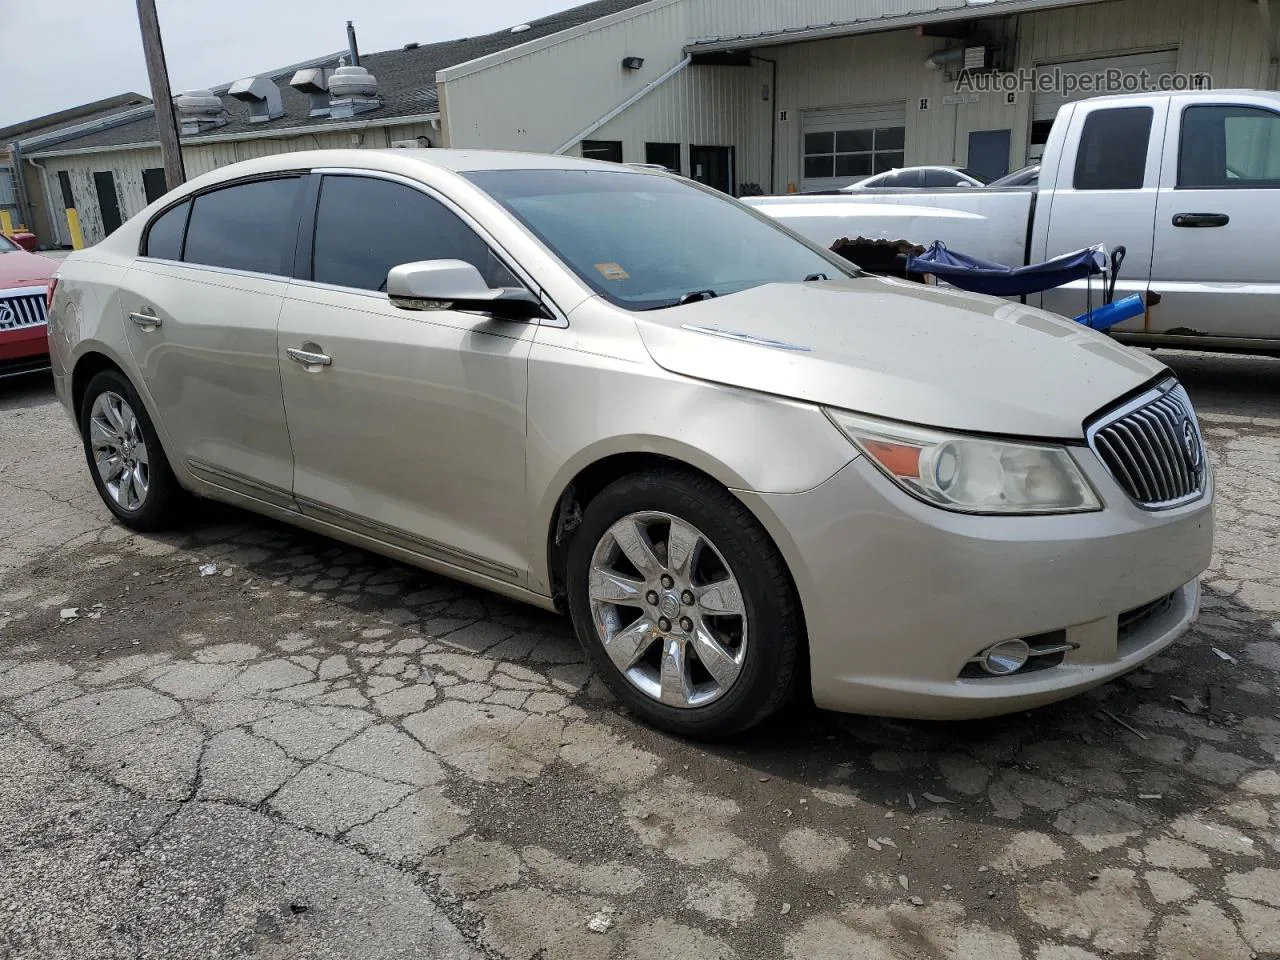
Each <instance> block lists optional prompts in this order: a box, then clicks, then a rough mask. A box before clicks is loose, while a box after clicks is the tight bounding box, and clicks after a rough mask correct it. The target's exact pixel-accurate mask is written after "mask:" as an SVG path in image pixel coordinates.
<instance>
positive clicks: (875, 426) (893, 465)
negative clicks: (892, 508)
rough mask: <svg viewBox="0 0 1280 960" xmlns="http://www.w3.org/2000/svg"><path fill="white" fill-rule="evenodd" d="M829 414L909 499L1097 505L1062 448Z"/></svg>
mask: <svg viewBox="0 0 1280 960" xmlns="http://www.w3.org/2000/svg"><path fill="white" fill-rule="evenodd" d="M827 416H829V417H830V418H831V419H832V421H833V422H834V423H835V424H836V426H838V427H839V428H840V429H841V430H843V431H844V432H845V434H846V435H847V436H848V437H849V439H850V440H852V441H853V442H854V444H856V445H857V447H858V449H859V450H861V451H862V452H863V453H864V454H866V456H867V458H868V459H869V460H870V461H871V462H872V463H874V464H875V465H876V466H877V467H879V468H880V470H881V472H883V473H884V474H885V475H886V476H887V477H889V479H891V480H893V481H894V482H895V483H897V484H898V486H900V487H902V489H904V490H906V491H907V493H909V494H911V495H912V496H913V497H917V498H919V499H920V500H923V501H925V502H926V503H931V504H933V505H934V506H938V507H942V508H943V509H944V510H954V511H956V512H959V513H1004V514H1036V513H1086V512H1089V511H1091V510H1101V509H1102V503H1101V501H1099V499H1098V496H1097V494H1095V493H1094V492H1093V488H1092V487H1090V486H1089V481H1087V480H1086V479H1085V478H1084V475H1083V474H1082V473H1081V472H1080V468H1079V467H1077V466H1076V463H1075V461H1074V460H1072V459H1071V455H1070V454H1069V453H1067V451H1066V448H1064V447H1055V446H1041V445H1036V444H1030V443H1016V442H1013V441H1009V440H988V439H985V438H983V437H968V436H964V435H963V434H957V433H942V432H940V431H936V430H926V429H923V428H921V427H911V426H906V425H904V424H897V423H889V422H886V421H882V420H873V419H870V418H868V417H861V416H856V415H854V414H851V413H845V412H843V411H841V410H828V411H827Z"/></svg>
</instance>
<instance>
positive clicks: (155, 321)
mask: <svg viewBox="0 0 1280 960" xmlns="http://www.w3.org/2000/svg"><path fill="white" fill-rule="evenodd" d="M129 319H130V320H132V321H133V322H134V323H136V324H137V325H138V326H140V327H141V328H142V332H143V333H150V332H151V331H152V330H154V329H155V328H156V327H158V326H160V325H161V324H162V323H163V322H164V321H163V320H161V319H160V318H159V317H155V316H152V315H151V314H149V313H131V314H129Z"/></svg>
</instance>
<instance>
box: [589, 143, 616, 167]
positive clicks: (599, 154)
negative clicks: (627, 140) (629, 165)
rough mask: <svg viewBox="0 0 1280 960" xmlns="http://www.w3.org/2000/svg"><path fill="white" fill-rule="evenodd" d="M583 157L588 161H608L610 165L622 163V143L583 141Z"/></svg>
mask: <svg viewBox="0 0 1280 960" xmlns="http://www.w3.org/2000/svg"><path fill="white" fill-rule="evenodd" d="M582 155H583V156H584V157H585V158H586V159H588V160H608V161H609V162H610V163H621V162H622V141H621V140H583V141H582Z"/></svg>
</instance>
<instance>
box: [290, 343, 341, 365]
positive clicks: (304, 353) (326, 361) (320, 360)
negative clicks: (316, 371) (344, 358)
mask: <svg viewBox="0 0 1280 960" xmlns="http://www.w3.org/2000/svg"><path fill="white" fill-rule="evenodd" d="M285 353H287V354H288V355H289V359H290V360H292V361H293V362H294V363H300V364H302V365H303V366H304V367H327V366H329V365H330V364H332V363H333V357H330V356H327V355H326V354H323V353H317V352H315V351H313V350H303V349H301V348H299V347H289V348H288V349H287V350H285Z"/></svg>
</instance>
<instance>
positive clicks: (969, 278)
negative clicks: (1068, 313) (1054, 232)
mask: <svg viewBox="0 0 1280 960" xmlns="http://www.w3.org/2000/svg"><path fill="white" fill-rule="evenodd" d="M907 269H908V270H909V271H911V272H912V273H930V274H933V275H934V276H935V277H937V278H938V279H939V280H945V281H946V282H947V283H949V284H951V285H952V286H953V287H959V288H960V289H961V290H968V291H970V292H971V293H986V294H990V295H992V296H995V297H1021V296H1025V295H1027V294H1029V293H1041V292H1043V291H1045V290H1052V289H1053V288H1054V287H1060V286H1062V285H1063V284H1066V283H1070V282H1071V281H1073V280H1083V279H1085V278H1086V277H1095V276H1098V275H1099V274H1102V273H1105V272H1106V269H1107V254H1106V251H1105V250H1104V249H1103V248H1102V247H1089V248H1088V249H1087V250H1078V251H1076V252H1075V253H1069V254H1066V255H1065V256H1061V257H1056V258H1055V259H1053V260H1048V261H1046V262H1044V263H1035V264H1032V265H1030V266H1027V267H1006V266H1005V265H1004V264H1002V263H991V262H990V261H987V260H979V259H978V258H977V257H969V256H965V255H964V254H963V253H955V252H954V251H952V250H948V249H947V246H946V244H944V243H943V242H942V241H941V240H939V241H937V242H936V243H935V244H934V245H933V246H931V247H930V248H929V249H928V250H926V251H925V252H924V253H923V254H922V255H921V256H918V257H909V258H907Z"/></svg>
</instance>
